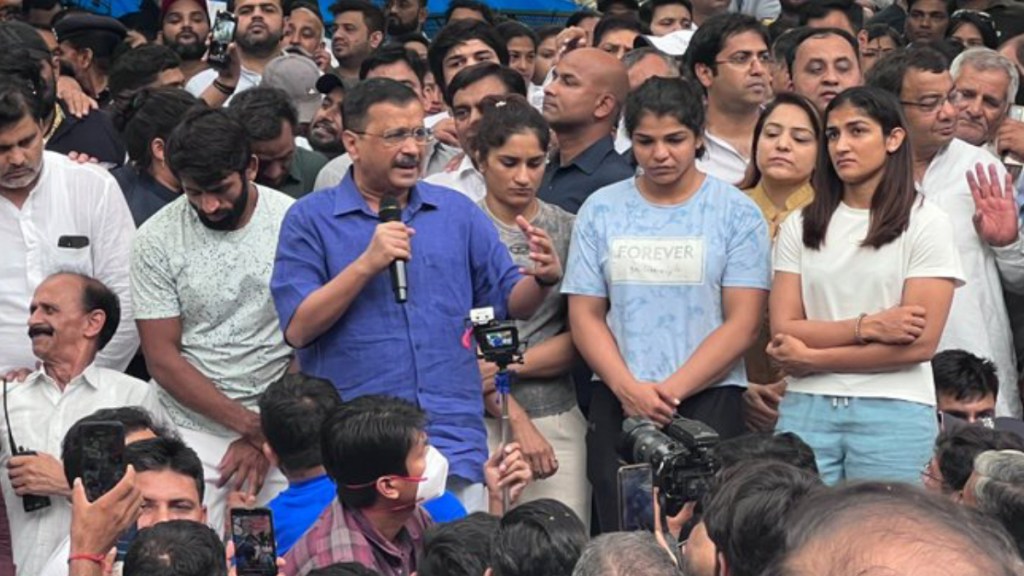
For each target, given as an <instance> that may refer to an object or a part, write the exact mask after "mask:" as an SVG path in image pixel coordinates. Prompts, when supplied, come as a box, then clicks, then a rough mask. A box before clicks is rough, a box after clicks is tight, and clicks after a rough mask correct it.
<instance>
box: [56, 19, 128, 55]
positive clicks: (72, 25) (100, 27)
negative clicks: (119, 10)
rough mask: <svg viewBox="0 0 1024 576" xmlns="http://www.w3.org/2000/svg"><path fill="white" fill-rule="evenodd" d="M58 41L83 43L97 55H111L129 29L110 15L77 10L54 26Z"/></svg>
mask: <svg viewBox="0 0 1024 576" xmlns="http://www.w3.org/2000/svg"><path fill="white" fill-rule="evenodd" d="M53 31H54V33H55V34H56V35H57V42H64V41H69V40H70V41H71V42H73V43H79V42H80V43H82V44H85V45H86V47H88V48H91V49H92V50H93V51H94V52H97V55H100V56H110V55H111V54H113V53H114V48H116V47H117V45H118V44H120V43H121V42H123V41H124V37H125V36H126V35H127V34H128V30H127V29H126V28H125V27H124V24H121V23H120V22H118V21H117V20H115V19H113V18H111V17H109V16H100V15H99V14H89V13H88V12H76V13H74V14H68V15H67V16H65V17H63V18H61V19H60V20H58V21H57V24H55V25H54V27H53Z"/></svg>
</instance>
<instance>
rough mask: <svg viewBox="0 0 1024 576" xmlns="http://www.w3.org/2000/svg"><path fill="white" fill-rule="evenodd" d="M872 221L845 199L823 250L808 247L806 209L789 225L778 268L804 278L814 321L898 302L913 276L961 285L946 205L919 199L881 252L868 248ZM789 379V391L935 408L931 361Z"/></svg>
mask: <svg viewBox="0 0 1024 576" xmlns="http://www.w3.org/2000/svg"><path fill="white" fill-rule="evenodd" d="M869 220H870V211H869V210H861V209H855V208H850V207H849V206H847V205H846V204H844V203H842V202H840V204H839V207H838V208H836V211H835V213H834V214H833V215H832V220H831V221H830V222H829V226H828V232H827V233H826V235H825V241H824V243H822V245H821V248H820V249H819V250H811V249H809V248H807V247H806V246H804V243H803V213H802V212H794V213H793V214H791V215H790V216H789V218H787V219H786V221H785V222H783V223H782V230H781V231H780V232H779V239H778V242H777V244H776V246H775V264H774V265H775V271H776V272H790V273H792V274H799V275H800V287H801V298H802V299H803V306H804V312H805V314H806V315H807V319H808V320H819V321H839V320H846V319H849V318H856V317H857V316H858V315H860V314H861V313H866V314H872V313H875V312H879V311H881V310H885V309H886V308H891V307H893V306H897V305H899V303H900V301H901V299H902V295H903V285H904V283H905V281H906V280H907V279H908V278H953V279H956V280H957V283H958V284H960V283H962V280H963V274H962V272H961V271H960V258H959V256H958V255H957V252H956V245H955V244H954V242H953V237H952V236H951V235H950V234H949V228H950V223H949V217H948V216H946V214H945V213H944V212H943V211H942V210H941V209H939V208H937V207H935V206H933V205H932V204H931V203H929V202H924V201H923V200H922V199H918V201H917V202H915V204H914V210H913V212H911V215H910V225H909V227H908V229H907V231H906V232H904V233H903V235H901V236H900V237H899V238H897V239H896V240H893V241H892V242H890V243H888V244H886V245H885V246H882V247H881V248H879V249H877V250H876V249H874V248H871V247H864V246H861V242H863V240H864V238H865V237H866V236H867V232H868V224H869ZM788 380H789V386H788V387H787V391H792V392H802V393H806V394H822V395H830V396H848V397H862V398H893V399H899V400H907V401H910V402H918V403H921V404H927V405H930V406H934V405H935V384H934V382H933V381H932V369H931V364H930V363H928V362H921V363H919V364H913V365H910V366H905V367H903V368H901V369H899V370H894V371H891V372H877V373H870V374H860V373H857V374H854V373H836V372H833V373H826V374H814V375H811V376H807V377H803V378H797V377H792V376H791V377H789V379H788Z"/></svg>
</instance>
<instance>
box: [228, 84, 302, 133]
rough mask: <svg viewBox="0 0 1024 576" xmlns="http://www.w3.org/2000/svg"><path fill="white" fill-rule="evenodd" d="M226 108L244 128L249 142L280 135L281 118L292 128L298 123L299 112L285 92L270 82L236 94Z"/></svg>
mask: <svg viewBox="0 0 1024 576" xmlns="http://www.w3.org/2000/svg"><path fill="white" fill-rule="evenodd" d="M228 112H229V113H230V114H231V115H232V116H234V118H235V120H237V121H238V123H239V124H241V125H242V126H243V127H244V128H245V131H246V132H247V133H248V134H249V139H250V141H252V142H266V141H268V140H273V139H275V138H277V137H279V136H280V135H281V130H282V129H283V128H282V127H281V122H287V123H288V124H289V125H291V127H292V129H293V130H294V129H295V127H296V126H298V124H299V113H298V112H297V111H296V110H295V105H294V104H292V101H291V99H289V98H288V94H287V93H285V91H284V90H281V89H280V88H270V87H269V86H257V87H255V88H250V89H248V90H245V91H244V92H240V93H239V94H237V95H235V97H234V98H232V99H231V104H230V105H228Z"/></svg>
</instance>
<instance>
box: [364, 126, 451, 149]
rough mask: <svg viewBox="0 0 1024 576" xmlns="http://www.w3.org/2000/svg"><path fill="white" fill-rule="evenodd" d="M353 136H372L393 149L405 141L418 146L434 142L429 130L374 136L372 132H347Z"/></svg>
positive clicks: (431, 131) (396, 131)
mask: <svg viewBox="0 0 1024 576" xmlns="http://www.w3.org/2000/svg"><path fill="white" fill-rule="evenodd" d="M349 132H351V133H353V134H359V135H360V136H373V137H374V138H380V139H381V140H383V141H384V145H385V146H389V147H392V148H393V147H395V146H401V145H402V144H404V143H405V141H406V140H408V139H409V138H412V139H413V140H414V141H415V142H416V143H417V144H419V145H421V146H422V145H426V144H430V143H431V142H433V141H434V131H433V130H431V129H430V128H413V129H412V130H395V131H394V132H385V133H384V134H374V133H373V132H359V131H357V130H349Z"/></svg>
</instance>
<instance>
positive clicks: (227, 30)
mask: <svg viewBox="0 0 1024 576" xmlns="http://www.w3.org/2000/svg"><path fill="white" fill-rule="evenodd" d="M235 26H236V20H235V15H234V14H232V13H230V12H217V17H216V18H214V20H213V30H212V33H211V34H210V49H209V52H208V53H207V55H206V62H207V63H209V64H210V66H213V67H214V68H218V69H223V68H227V67H228V65H230V64H231V56H230V55H229V54H228V44H231V42H233V41H234V40H235Z"/></svg>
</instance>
